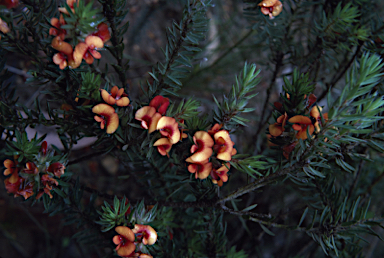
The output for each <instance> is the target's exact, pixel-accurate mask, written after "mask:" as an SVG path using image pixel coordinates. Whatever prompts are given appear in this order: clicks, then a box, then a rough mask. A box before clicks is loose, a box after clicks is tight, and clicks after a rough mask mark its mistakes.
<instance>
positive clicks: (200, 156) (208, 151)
mask: <svg viewBox="0 0 384 258" xmlns="http://www.w3.org/2000/svg"><path fill="white" fill-rule="evenodd" d="M193 142H194V143H195V144H194V145H192V147H191V153H193V155H192V156H191V157H189V159H191V160H192V161H193V162H202V161H204V160H208V159H209V158H210V157H211V155H212V153H213V150H212V146H213V144H214V142H213V139H212V137H211V136H210V135H209V134H208V133H207V132H204V131H198V132H196V133H195V135H194V136H193Z"/></svg>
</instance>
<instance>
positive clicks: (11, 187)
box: [4, 173, 24, 197]
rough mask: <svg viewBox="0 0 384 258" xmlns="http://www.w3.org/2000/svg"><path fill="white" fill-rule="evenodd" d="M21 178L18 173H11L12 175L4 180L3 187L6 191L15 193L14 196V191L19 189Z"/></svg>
mask: <svg viewBox="0 0 384 258" xmlns="http://www.w3.org/2000/svg"><path fill="white" fill-rule="evenodd" d="M23 180H24V179H23V178H21V177H19V175H18V173H12V176H10V177H8V178H6V179H5V180H4V184H5V189H6V190H7V192H8V193H11V194H15V197H16V196H17V195H16V193H17V191H18V190H19V187H20V185H21V183H22V182H23Z"/></svg>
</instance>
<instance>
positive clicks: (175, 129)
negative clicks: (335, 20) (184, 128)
mask: <svg viewBox="0 0 384 258" xmlns="http://www.w3.org/2000/svg"><path fill="white" fill-rule="evenodd" d="M156 129H157V130H159V131H160V133H161V135H162V136H164V137H167V138H168V139H169V141H170V143H172V144H175V143H177V142H178V141H179V140H180V130H179V124H178V123H177V122H176V119H174V118H173V117H167V116H163V117H162V118H160V119H159V122H158V123H157V126H156Z"/></svg>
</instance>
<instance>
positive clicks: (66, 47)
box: [51, 36, 73, 70]
mask: <svg viewBox="0 0 384 258" xmlns="http://www.w3.org/2000/svg"><path fill="white" fill-rule="evenodd" d="M51 45H52V47H53V48H54V49H56V50H58V51H60V52H59V53H56V54H55V55H53V58H52V59H53V62H54V63H55V64H57V65H59V67H60V69H61V70H63V69H64V68H65V67H67V66H68V63H73V57H72V52H73V49H72V46H71V45H70V44H69V43H67V42H65V41H63V40H62V39H61V37H60V36H57V37H55V38H53V40H52V43H51ZM67 59H68V61H67Z"/></svg>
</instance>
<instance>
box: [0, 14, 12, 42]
mask: <svg viewBox="0 0 384 258" xmlns="http://www.w3.org/2000/svg"><path fill="white" fill-rule="evenodd" d="M0 31H1V32H2V33H4V34H7V33H8V32H10V31H11V30H10V29H9V27H8V24H7V23H6V22H5V21H3V20H2V19H1V18H0ZM0 39H1V38H0Z"/></svg>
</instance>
